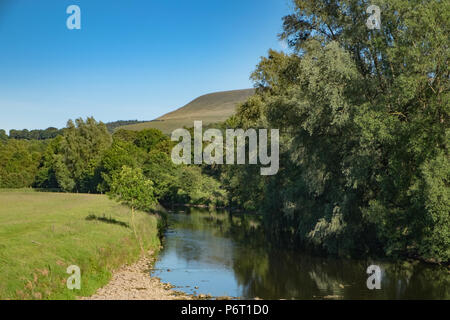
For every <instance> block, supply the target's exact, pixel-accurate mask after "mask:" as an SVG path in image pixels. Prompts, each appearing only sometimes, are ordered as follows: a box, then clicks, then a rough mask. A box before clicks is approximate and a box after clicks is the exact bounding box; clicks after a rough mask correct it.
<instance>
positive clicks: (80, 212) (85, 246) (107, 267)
mask: <svg viewBox="0 0 450 320" xmlns="http://www.w3.org/2000/svg"><path fill="white" fill-rule="evenodd" d="M130 220H131V215H130V209H129V208H128V207H125V206H122V205H119V204H117V203H116V202H114V201H112V200H110V199H108V197H107V196H105V195H93V194H69V193H51V192H36V191H33V190H31V189H26V190H25V189H21V190H5V189H0V299H2V300H3V299H20V300H23V299H27V300H29V299H36V300H40V299H64V300H66V299H77V297H79V296H85V297H89V296H91V295H93V294H94V293H95V292H96V291H97V290H98V289H99V288H101V287H103V286H105V285H106V284H108V283H109V281H110V279H111V278H112V276H113V274H114V270H117V269H118V268H120V267H121V266H123V265H125V264H131V263H133V262H135V261H137V260H138V259H139V257H140V256H141V249H140V246H139V242H138V241H136V238H135V236H134V233H133V231H132V229H131V227H130ZM136 226H137V234H138V236H139V238H140V239H141V241H142V245H143V247H144V249H145V250H154V251H155V252H156V251H157V250H158V249H159V246H160V241H159V237H158V217H157V216H156V215H152V214H148V213H145V212H137V213H136ZM71 265H76V266H78V267H79V268H80V270H81V288H80V290H69V289H68V288H67V284H66V282H67V279H68V278H69V276H70V275H69V274H68V273H67V267H69V266H71Z"/></svg>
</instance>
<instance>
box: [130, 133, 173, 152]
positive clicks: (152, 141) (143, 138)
mask: <svg viewBox="0 0 450 320" xmlns="http://www.w3.org/2000/svg"><path fill="white" fill-rule="evenodd" d="M165 140H168V137H167V136H165V135H164V134H163V133H162V132H161V131H160V130H158V129H153V128H151V129H145V130H142V131H139V132H138V133H137V136H136V139H135V141H134V143H135V144H136V145H137V146H138V147H139V148H142V149H144V150H145V151H147V152H149V151H150V150H151V149H152V148H153V147H155V146H156V145H157V144H158V143H160V142H162V141H165Z"/></svg>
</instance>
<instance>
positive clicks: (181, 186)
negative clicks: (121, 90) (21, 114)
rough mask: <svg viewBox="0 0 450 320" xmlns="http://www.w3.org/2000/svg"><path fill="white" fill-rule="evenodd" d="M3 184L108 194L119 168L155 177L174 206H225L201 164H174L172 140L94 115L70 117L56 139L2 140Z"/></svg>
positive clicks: (157, 191) (157, 193)
mask: <svg viewBox="0 0 450 320" xmlns="http://www.w3.org/2000/svg"><path fill="white" fill-rule="evenodd" d="M0 141H2V142H0V187H1V188H22V187H35V188H45V189H55V190H60V191H64V192H83V193H108V192H110V191H111V186H113V185H114V183H115V181H114V179H115V178H116V179H119V178H120V176H121V172H122V171H124V173H126V172H128V171H129V170H132V174H139V173H140V172H141V173H142V174H143V175H144V176H145V177H146V178H147V179H150V180H151V181H152V186H153V189H152V192H153V193H154V197H155V199H157V200H158V201H159V202H162V203H170V204H201V205H217V206H222V205H225V204H226V196H225V192H224V190H223V189H222V188H221V187H220V184H219V182H218V181H217V180H215V179H214V178H212V177H209V176H206V175H203V174H202V170H201V168H199V167H188V166H183V165H179V166H177V165H174V164H173V163H172V160H171V158H170V152H171V146H172V142H171V141H170V139H169V137H168V136H166V135H164V134H163V133H162V132H161V131H159V130H156V129H147V130H143V131H139V132H136V131H126V130H118V131H117V132H115V133H114V134H110V133H109V131H108V129H107V127H106V125H105V124H103V123H101V122H97V121H96V120H95V119H94V118H87V119H86V120H83V119H76V120H75V121H72V120H69V121H68V123H67V127H66V128H64V133H63V134H62V135H59V136H57V137H56V138H54V139H50V140H45V141H37V140H31V141H27V140H15V139H4V140H0Z"/></svg>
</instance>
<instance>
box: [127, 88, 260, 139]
mask: <svg viewBox="0 0 450 320" xmlns="http://www.w3.org/2000/svg"><path fill="white" fill-rule="evenodd" d="M253 93H254V89H245V90H233V91H224V92H215V93H210V94H206V95H203V96H201V97H198V98H197V99H195V100H193V101H191V102H189V103H188V104H187V105H185V106H184V107H181V108H179V109H177V110H175V111H172V112H169V113H167V114H165V115H163V116H161V117H159V118H157V119H156V120H153V121H149V122H143V123H137V124H133V125H127V126H122V127H119V128H120V129H126V130H135V131H139V130H143V129H148V128H154V129H159V130H161V131H162V132H164V133H167V134H170V133H171V132H172V131H173V130H175V129H178V128H183V127H185V126H186V127H188V128H190V127H193V126H194V121H195V120H202V121H203V124H204V125H207V124H211V123H216V122H223V121H225V120H226V119H228V118H229V117H230V116H232V115H233V114H234V113H235V112H236V106H237V105H238V104H239V103H242V102H244V101H245V100H247V98H248V97H250V96H251V95H252V94H253Z"/></svg>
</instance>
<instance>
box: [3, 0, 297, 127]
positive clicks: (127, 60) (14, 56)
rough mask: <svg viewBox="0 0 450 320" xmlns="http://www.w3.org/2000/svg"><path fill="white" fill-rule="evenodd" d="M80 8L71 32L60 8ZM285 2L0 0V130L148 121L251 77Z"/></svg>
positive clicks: (276, 44)
mask: <svg viewBox="0 0 450 320" xmlns="http://www.w3.org/2000/svg"><path fill="white" fill-rule="evenodd" d="M70 5H78V6H79V7H80V9H81V29H80V30H77V29H74V30H69V29H68V28H67V25H66V20H67V18H69V16H70V14H67V13H66V9H67V7H68V6H70ZM290 7H291V6H290V1H289V0H109V1H106V0H39V1H36V0H0V112H1V113H0V114H1V116H0V129H5V130H7V131H8V130H10V129H25V128H26V129H29V130H30V129H45V128H47V127H50V126H53V127H57V128H61V127H64V126H65V124H66V122H67V120H68V119H75V118H78V117H83V118H85V117H87V116H93V117H95V119H96V120H99V121H103V122H109V121H115V120H135V119H138V120H152V119H155V118H157V117H159V116H161V115H163V114H165V113H167V112H169V111H172V110H175V109H177V108H179V107H181V106H183V105H185V104H186V103H188V102H189V101H191V100H193V99H194V98H196V97H198V96H200V95H202V94H206V93H211V92H216V91H225V90H234V89H245V88H251V87H252V86H253V84H252V82H251V80H250V79H249V76H250V74H251V72H252V71H253V70H254V68H255V66H256V64H257V63H258V61H259V59H260V57H261V56H266V55H267V51H268V50H269V48H272V49H275V50H283V49H284V44H283V43H281V42H280V41H279V40H278V37H277V34H279V33H280V32H281V30H282V20H281V19H282V17H283V16H284V15H286V14H288V13H289V12H290Z"/></svg>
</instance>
